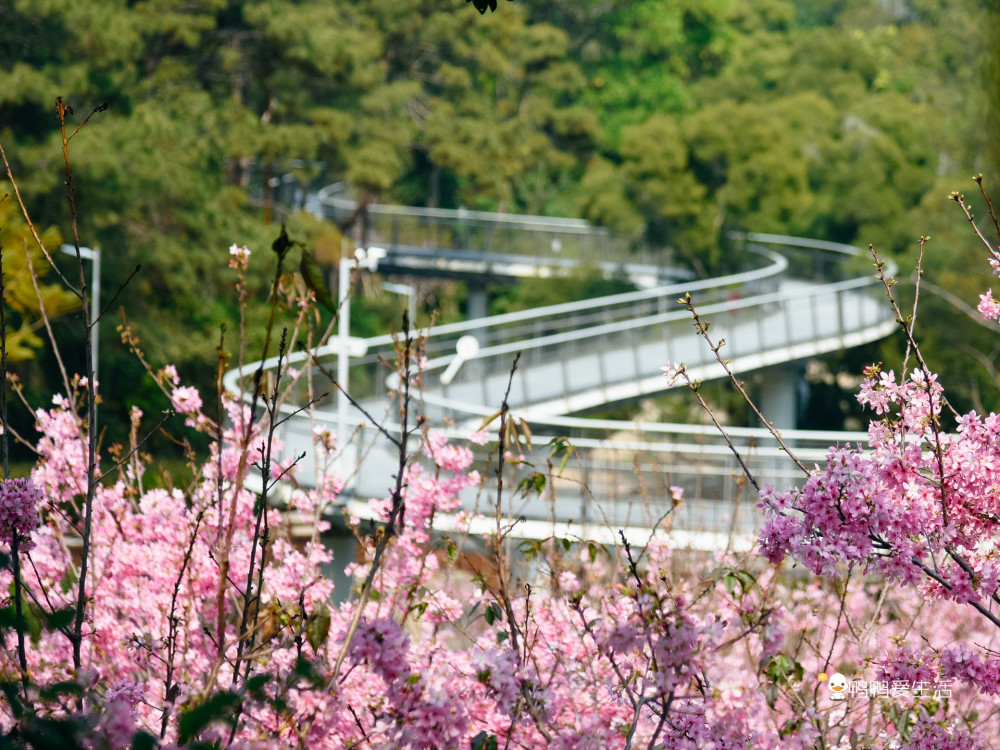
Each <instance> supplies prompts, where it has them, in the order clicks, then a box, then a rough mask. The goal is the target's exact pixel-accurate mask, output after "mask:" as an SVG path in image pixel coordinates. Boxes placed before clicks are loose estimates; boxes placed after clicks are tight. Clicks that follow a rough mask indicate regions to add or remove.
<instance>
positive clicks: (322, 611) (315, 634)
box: [306, 604, 330, 652]
mask: <svg viewBox="0 0 1000 750" xmlns="http://www.w3.org/2000/svg"><path fill="white" fill-rule="evenodd" d="M329 635H330V608H329V607H327V606H326V604H321V605H320V606H319V607H318V608H317V609H316V610H315V611H314V612H313V615H312V617H311V618H309V624H308V625H306V641H307V642H308V643H309V645H310V646H312V650H313V651H314V652H318V651H319V649H320V646H322V645H323V644H324V643H326V639H327V637H329Z"/></svg>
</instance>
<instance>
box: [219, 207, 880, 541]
mask: <svg viewBox="0 0 1000 750" xmlns="http://www.w3.org/2000/svg"><path fill="white" fill-rule="evenodd" d="M452 213H455V212H452ZM452 218H453V219H454V218H455V217H452ZM465 218H466V219H467V218H468V217H465ZM480 220H483V219H481V218H480ZM483 221H485V220H483ZM576 230H577V228H576V227H574V228H573V229H572V231H573V232H575V231H576ZM484 235H485V232H484ZM743 240H744V241H745V243H746V247H745V249H746V251H747V257H748V259H751V260H750V267H749V268H748V269H747V270H745V271H742V272H740V273H735V274H731V275H729V276H725V277H719V278H715V279H709V280H701V281H691V282H683V283H674V284H668V285H661V286H657V287H654V288H650V289H644V290H642V291H639V292H633V293H628V294H624V295H615V296H612V297H604V298H600V299H594V300H585V301H582V302H577V303H570V304H566V305H557V306H552V307H547V308H539V309H534V310H527V311H523V312H518V313H512V314H508V315H501V316H493V317H487V318H480V319H477V320H469V321H465V322H462V323H456V324H450V325H445V326H439V327H437V328H435V329H433V330H425V331H420V332H419V333H420V334H421V335H422V336H425V337H426V355H427V358H428V362H427V367H426V369H424V370H423V372H422V373H421V374H420V384H421V391H420V394H419V399H420V401H421V402H422V408H423V412H424V413H425V414H426V415H427V416H428V418H429V420H430V423H431V425H432V426H440V425H442V424H444V423H445V421H446V420H447V422H449V423H451V424H454V425H456V426H455V427H453V428H451V429H450V430H448V431H449V432H450V434H451V435H452V437H453V439H455V440H459V441H464V440H465V439H467V437H468V435H469V434H470V432H472V431H473V430H475V429H476V428H477V427H478V426H479V425H480V424H481V423H482V421H483V419H484V417H485V416H486V415H489V414H492V413H495V412H496V410H497V409H498V408H499V405H500V402H501V400H502V399H503V395H504V393H505V392H506V391H507V386H508V380H510V378H511V376H510V372H511V364H512V362H513V359H514V357H515V355H516V353H517V352H520V353H521V358H520V361H519V363H518V367H517V370H516V371H515V373H514V375H513V379H512V380H510V396H509V399H508V403H509V405H510V407H511V412H512V415H513V416H514V417H515V418H517V419H524V420H526V421H527V422H528V423H529V424H530V425H531V429H532V431H533V433H534V438H533V440H532V449H531V450H528V449H524V450H525V455H524V459H523V462H521V463H520V464H519V466H518V468H517V470H516V473H517V478H520V477H524V476H528V475H530V474H531V473H533V472H540V473H542V474H549V473H550V472H549V467H550V465H554V466H555V467H559V466H560V463H561V461H562V457H561V456H551V455H550V453H551V451H552V445H551V444H550V443H551V441H552V440H553V439H555V438H561V437H566V438H568V439H569V441H570V443H571V444H572V446H573V448H572V455H571V457H570V459H569V460H568V461H567V462H566V464H565V467H564V468H563V470H562V471H561V472H560V473H558V476H557V475H555V474H551V475H549V476H547V479H546V483H545V489H544V491H543V492H542V493H541V494H540V495H539V494H529V495H525V496H521V495H517V494H515V495H513V496H512V495H511V493H509V492H508V493H507V496H506V498H505V502H507V503H508V507H506V508H505V512H506V513H508V514H509V517H511V518H513V519H516V520H517V521H518V522H517V523H516V524H515V525H514V528H513V531H512V534H513V535H514V536H523V537H530V538H545V537H548V536H552V535H555V536H561V537H566V538H575V537H580V538H584V537H585V538H591V539H595V540H598V541H606V542H609V543H611V542H614V537H613V535H614V530H615V529H617V528H619V527H627V528H629V529H631V530H632V532H633V533H647V534H648V533H649V531H650V529H652V528H654V527H657V526H661V527H662V526H663V523H664V521H665V520H666V519H669V524H670V525H671V528H672V532H671V533H672V534H674V536H675V543H678V544H681V545H690V546H694V547H699V548H703V549H719V548H722V547H725V546H726V545H727V544H735V545H736V546H746V545H747V544H749V541H748V540H749V538H750V536H751V534H752V532H753V530H754V528H755V527H756V525H757V523H758V522H759V513H758V512H757V511H756V510H755V509H754V506H755V504H756V502H757V497H756V496H755V493H754V492H753V490H752V488H750V487H749V486H748V485H745V486H741V485H739V484H738V482H737V481H734V477H736V478H738V477H739V476H740V472H741V470H740V468H739V466H738V464H737V462H736V459H735V458H734V457H733V455H732V452H731V450H730V449H729V447H728V446H727V445H726V444H725V442H724V440H723V439H722V438H721V436H719V435H718V433H717V431H716V430H715V429H714V428H706V427H702V426H688V425H667V424H664V425H659V424H641V425H640V424H636V423H632V422H616V421H606V420H603V421H597V420H592V419H582V418H580V417H574V416H572V415H574V414H579V413H581V412H585V411H586V410H588V409H593V408H595V407H599V406H601V405H604V404H611V403H617V402H623V401H630V400H634V399H636V398H638V397H641V396H646V395H652V394H656V393H662V392H664V391H666V390H667V389H668V388H670V387H671V386H670V384H669V382H668V380H667V379H666V378H665V377H664V376H663V374H662V373H661V371H660V368H661V367H662V366H663V365H664V364H666V363H668V362H683V363H684V364H685V366H686V369H687V371H688V372H689V373H690V374H691V375H692V377H695V378H698V379H702V380H711V379H715V378H719V377H722V376H723V375H724V374H725V373H724V371H723V369H722V367H721V366H720V365H719V364H718V362H716V361H715V357H714V355H713V354H712V352H711V350H710V349H709V346H708V344H707V343H706V342H705V341H704V339H702V338H701V336H700V335H699V334H698V333H697V332H696V331H695V329H694V327H693V325H692V322H691V319H690V314H689V313H688V312H687V311H686V310H685V309H683V308H682V307H681V306H679V305H678V304H677V299H678V297H680V296H682V295H683V294H684V293H685V292H690V293H691V295H692V298H693V300H694V303H695V305H696V307H697V309H698V311H699V314H701V315H702V316H703V318H704V319H705V320H710V321H711V322H712V327H711V334H712V336H713V338H714V339H715V340H718V339H719V338H724V339H725V340H726V345H725V347H724V349H723V350H722V354H723V356H724V357H726V358H728V359H729V360H731V363H732V364H731V367H732V368H733V369H734V370H735V371H737V372H739V373H741V374H743V373H748V372H750V371H753V370H760V369H765V368H774V367H779V366H781V365H785V364H788V363H794V362H798V361H801V360H803V359H806V358H808V357H813V356H818V355H821V354H824V353H829V352H833V351H837V350H841V349H844V348H848V347H852V346H857V345H860V344H863V343H866V342H869V341H874V340H878V339H880V338H883V337H884V336H886V335H888V334H889V333H891V332H892V331H893V330H894V329H895V327H896V324H895V320H894V318H893V316H892V313H891V311H890V310H889V308H888V306H887V305H886V304H885V302H884V298H883V297H882V296H881V294H882V291H881V288H880V284H879V282H878V281H877V280H876V279H875V278H874V277H873V276H872V274H871V271H870V268H871V264H870V262H867V263H866V262H865V261H864V259H863V258H861V257H860V254H859V252H858V251H857V250H856V249H854V248H849V247H846V246H843V245H837V244H834V243H825V242H819V241H814V240H805V239H799V238H790V237H777V236H772V235H753V234H751V235H746V236H745V237H744V238H743ZM549 241H551V240H549ZM581 247H583V244H581ZM522 257H526V258H530V257H533V256H531V255H530V254H527V255H524V256H522ZM468 335H472V336H475V337H476V338H477V340H478V341H479V344H480V347H479V351H478V353H477V354H476V355H475V356H472V357H469V358H468V359H467V361H465V362H464V363H463V364H462V365H461V367H460V368H459V370H458V372H457V375H456V376H455V378H454V379H453V380H452V381H451V382H450V383H448V384H447V385H446V384H443V383H442V382H441V374H442V373H443V372H444V370H445V369H446V368H447V367H448V366H449V365H451V364H452V362H453V360H454V359H455V358H456V356H457V355H456V351H455V345H456V342H457V341H458V339H459V338H461V337H462V336H468ZM365 345H366V347H367V349H368V353H367V355H365V356H364V357H361V358H352V363H351V376H350V382H351V393H352V395H353V396H354V398H356V399H357V400H359V401H360V402H361V403H362V405H363V406H364V408H365V411H367V412H368V414H370V415H371V416H372V417H373V418H374V419H376V420H379V421H380V422H383V427H384V428H385V429H386V430H387V431H389V432H390V433H395V434H398V432H399V429H400V428H399V426H398V424H395V422H396V421H397V420H398V414H399V407H398V404H397V403H395V402H394V400H393V393H394V391H395V390H396V388H395V386H396V385H397V384H396V383H395V382H394V381H393V380H392V376H391V375H390V373H389V371H388V370H387V369H386V368H385V367H384V365H381V364H379V360H380V359H381V360H383V361H384V360H389V361H391V360H392V359H393V358H394V344H393V340H392V337H391V336H379V337H374V338H371V339H367V340H366V341H365ZM334 356H336V354H335V352H334V347H328V348H327V349H325V350H320V351H319V352H318V353H317V357H318V359H320V360H321V361H322V360H329V358H330V357H334ZM293 366H294V363H293ZM253 369H255V366H254V365H250V366H247V367H246V368H244V374H249V373H251V372H252V371H253ZM413 374H414V375H415V374H416V373H415V372H414V373H413ZM313 375H314V378H315V377H318V376H319V375H318V373H314V374H313ZM239 379H240V374H239V373H237V372H233V373H230V374H229V376H227V381H226V382H227V387H229V388H230V390H238V387H239V386H238V383H239ZM674 387H679V386H674ZM331 390H333V389H331ZM291 410H292V407H291V406H290V407H289V414H291ZM346 422H347V423H346V424H344V425H338V424H337V412H336V410H335V409H334V404H333V403H329V404H321V405H318V406H317V407H316V408H313V409H312V410H310V411H305V412H300V413H298V414H296V415H294V416H292V417H291V418H290V419H289V420H288V421H286V422H285V423H284V424H283V425H282V434H281V437H282V439H283V441H284V444H285V448H284V453H285V457H288V456H292V455H298V454H300V453H303V452H305V453H306V458H305V459H304V460H303V462H302V463H301V464H300V467H299V472H298V477H299V481H300V482H302V483H304V484H309V478H310V477H311V476H312V475H313V472H314V471H315V470H316V468H315V463H314V459H313V453H312V450H311V446H312V440H313V434H314V429H315V427H317V426H325V427H328V428H329V429H331V430H334V431H337V432H338V433H339V434H340V435H344V436H346V435H351V436H352V437H351V440H350V443H349V444H347V445H346V446H345V447H344V448H343V454H344V460H343V463H342V465H343V466H345V467H348V469H349V471H350V476H349V477H348V482H347V490H346V491H345V502H346V505H347V507H348V509H349V512H350V513H351V514H352V515H361V516H364V515H365V514H367V513H369V512H370V511H368V509H367V502H366V501H367V499H368V498H370V497H376V498H381V497H385V496H386V495H387V494H388V491H389V489H390V486H391V484H392V479H391V477H392V475H393V473H394V471H395V468H396V466H397V465H398V455H397V454H396V452H395V450H394V448H393V446H392V444H391V443H390V442H389V441H388V440H386V439H385V437H384V436H382V435H381V434H380V432H379V430H377V429H375V428H374V427H373V426H372V425H371V424H370V423H368V418H367V417H364V416H363V415H362V414H361V413H360V412H358V411H356V410H354V409H351V410H350V412H349V416H348V418H347V420H346ZM493 426H494V427H495V426H496V425H495V424H494V425H493ZM783 432H784V436H785V438H786V439H787V440H788V441H790V442H791V444H793V445H794V446H795V450H796V453H797V455H798V456H799V457H800V459H802V460H803V462H804V463H806V464H807V465H810V464H811V463H813V462H819V461H822V460H823V457H824V455H825V452H826V450H827V448H828V447H829V446H831V445H833V444H835V443H841V444H843V443H844V442H848V441H849V442H852V443H858V442H863V441H864V440H866V438H867V436H866V435H865V434H864V433H821V432H812V431H798V430H785V431H783ZM729 436H730V439H731V440H732V442H733V443H734V445H735V446H736V447H737V448H738V449H739V450H740V452H741V454H742V455H744V457H745V460H746V461H747V463H748V465H749V466H750V469H751V471H753V472H754V473H755V475H756V477H757V478H758V481H760V482H762V483H763V482H770V483H772V484H774V485H775V486H777V487H787V486H791V485H792V484H793V483H795V482H799V481H801V480H802V477H801V473H800V471H799V470H798V468H797V467H795V465H794V464H793V462H792V461H791V460H790V459H789V458H788V457H787V456H786V455H785V454H784V453H783V452H782V451H781V449H780V448H779V447H778V446H777V445H776V443H775V441H774V439H773V438H772V437H771V436H770V434H769V433H768V432H766V431H765V430H762V429H751V428H740V427H734V428H731V429H730V430H729ZM493 440H495V436H494V438H493ZM343 442H345V443H346V442H347V441H346V439H345V440H344V441H343ZM470 447H471V448H473V450H474V452H475V453H476V454H477V461H478V462H479V463H477V466H478V467H479V469H480V471H481V473H483V474H484V475H486V474H488V473H490V472H488V471H487V470H486V461H487V460H488V458H489V455H488V452H487V451H488V448H489V444H488V445H487V446H486V447H484V448H479V447H478V446H474V445H471V444H470ZM416 449H417V446H416V445H414V446H412V448H411V449H410V450H411V451H412V450H416ZM493 465H494V466H495V455H494V456H493ZM517 478H515V480H514V481H513V482H508V483H506V486H508V487H516V486H517ZM675 487H680V488H682V489H683V491H684V500H683V501H682V503H681V504H680V505H676V503H675V502H674V500H673V490H672V488H675ZM494 499H495V490H494V489H493V488H491V487H490V483H487V485H486V486H484V487H482V488H480V489H479V490H478V491H474V490H470V491H467V492H466V493H465V494H463V496H462V507H463V508H464V509H466V510H478V511H480V512H483V513H486V514H487V515H488V516H491V517H492V516H493V506H492V503H493V501H494ZM453 521H454V517H453V516H448V517H442V518H440V519H438V522H439V523H440V526H441V528H442V530H447V527H448V525H449V524H450V523H453ZM479 523H487V522H479ZM488 525H489V524H488V523H487V526H488ZM493 528H495V527H493ZM478 530H479V531H482V532H484V533H485V532H487V531H489V530H491V529H490V528H485V527H484V528H483V529H478ZM643 530H645V531H644V532H643ZM472 531H473V532H476V531H477V528H476V527H475V525H474V527H473V529H472ZM734 540H735V541H734Z"/></svg>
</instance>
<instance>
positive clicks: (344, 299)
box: [337, 247, 386, 474]
mask: <svg viewBox="0 0 1000 750" xmlns="http://www.w3.org/2000/svg"><path fill="white" fill-rule="evenodd" d="M385 254H386V253H385V250H384V249H382V248H380V247H370V248H368V249H367V250H364V249H362V248H358V249H357V250H356V251H355V252H354V257H353V258H352V257H350V256H343V257H341V259H340V268H339V273H338V274H337V299H338V301H339V304H340V312H339V315H338V318H339V320H338V321H337V385H339V386H340V391H341V392H340V393H338V394H337V454H338V456H340V457H341V465H340V467H339V468H340V470H341V471H340V473H341V474H343V473H345V470H346V467H345V466H344V465H343V463H342V461H343V456H344V450H345V448H346V442H347V434H348V433H347V397H346V396H345V395H344V394H345V393H347V392H348V391H347V382H348V375H349V372H350V365H351V355H352V353H353V354H354V355H355V356H360V355H363V354H364V353H365V351H367V346H366V345H364V344H363V339H362V340H360V343H355V342H356V341H357V340H354V341H355V342H352V339H351V273H352V272H353V271H354V269H355V268H365V269H367V270H368V271H375V269H376V268H378V262H379V261H380V260H381V259H382V258H384V257H385ZM362 346H364V348H363V349H362V348H361V347H362ZM352 349H355V350H356V351H355V352H352Z"/></svg>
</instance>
